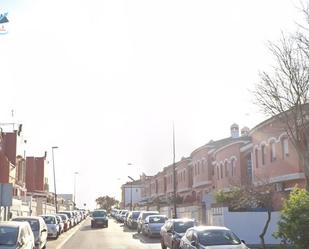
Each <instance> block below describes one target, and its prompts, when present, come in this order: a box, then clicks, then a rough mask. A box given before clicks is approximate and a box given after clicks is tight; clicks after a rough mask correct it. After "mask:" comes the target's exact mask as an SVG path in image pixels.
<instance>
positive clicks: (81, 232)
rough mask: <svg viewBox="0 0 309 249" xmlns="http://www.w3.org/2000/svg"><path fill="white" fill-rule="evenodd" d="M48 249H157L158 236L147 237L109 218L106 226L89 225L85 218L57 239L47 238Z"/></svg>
mask: <svg viewBox="0 0 309 249" xmlns="http://www.w3.org/2000/svg"><path fill="white" fill-rule="evenodd" d="M47 248H48V249H60V248H62V249H73V248H74V249H76V248H82V249H87V248H89V249H94V248H105V249H159V248H161V245H160V239H159V238H147V237H145V236H143V235H141V234H138V233H137V232H136V230H129V229H127V228H124V227H123V224H120V223H116V222H115V221H114V220H113V219H110V220H109V227H108V228H95V229H92V228H91V227H90V219H89V218H87V219H86V220H85V221H84V222H83V223H82V224H81V225H79V226H78V227H76V228H74V229H73V230H72V231H69V233H67V234H63V235H61V236H60V237H59V239H58V240H49V241H48V244H47Z"/></svg>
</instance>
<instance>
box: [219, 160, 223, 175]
mask: <svg viewBox="0 0 309 249" xmlns="http://www.w3.org/2000/svg"><path fill="white" fill-rule="evenodd" d="M220 173H221V179H222V178H223V164H222V163H221V164H220Z"/></svg>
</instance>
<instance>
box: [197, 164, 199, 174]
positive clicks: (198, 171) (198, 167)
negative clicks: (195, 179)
mask: <svg viewBox="0 0 309 249" xmlns="http://www.w3.org/2000/svg"><path fill="white" fill-rule="evenodd" d="M197 174H198V175H199V174H200V162H198V163H197Z"/></svg>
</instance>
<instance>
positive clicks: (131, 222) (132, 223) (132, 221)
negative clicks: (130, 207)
mask: <svg viewBox="0 0 309 249" xmlns="http://www.w3.org/2000/svg"><path fill="white" fill-rule="evenodd" d="M140 213H141V212H140V211H132V212H130V214H129V216H128V219H127V226H128V227H129V228H131V229H136V228H137V218H138V216H139V214H140Z"/></svg>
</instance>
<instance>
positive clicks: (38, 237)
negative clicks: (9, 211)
mask: <svg viewBox="0 0 309 249" xmlns="http://www.w3.org/2000/svg"><path fill="white" fill-rule="evenodd" d="M12 221H18V222H24V221H26V222H28V223H29V225H30V227H31V230H32V232H33V236H34V244H35V248H36V249H42V248H46V243H47V226H46V223H45V221H44V220H43V218H42V217H39V216H21V217H16V218H13V219H12Z"/></svg>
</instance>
